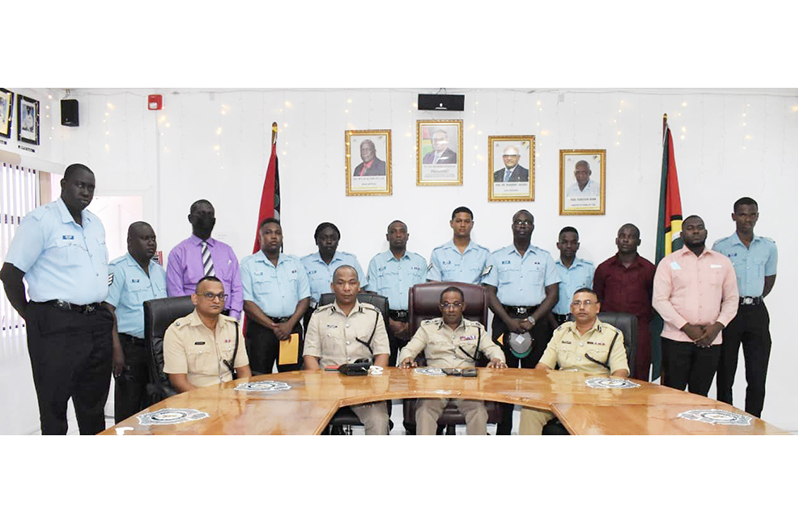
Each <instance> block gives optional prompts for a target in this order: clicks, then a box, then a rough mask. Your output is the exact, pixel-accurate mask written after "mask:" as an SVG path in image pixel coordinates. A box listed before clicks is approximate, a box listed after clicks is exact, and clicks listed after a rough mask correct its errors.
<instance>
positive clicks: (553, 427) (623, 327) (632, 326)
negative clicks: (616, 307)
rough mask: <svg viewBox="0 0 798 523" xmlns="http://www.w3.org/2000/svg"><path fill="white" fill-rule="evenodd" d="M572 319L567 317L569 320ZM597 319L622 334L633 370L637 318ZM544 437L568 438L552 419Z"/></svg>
mask: <svg viewBox="0 0 798 523" xmlns="http://www.w3.org/2000/svg"><path fill="white" fill-rule="evenodd" d="M570 318H572V316H571V317H569V319H570ZM598 319H599V320H601V321H602V322H603V323H609V324H610V325H612V326H613V327H616V328H617V329H618V330H619V331H621V332H622V333H623V341H624V343H623V344H624V347H626V362H627V363H628V365H629V369H630V370H632V369H634V368H635V352H636V351H637V316H635V315H634V314H629V313H627V312H599V313H598ZM543 435H544V436H568V435H569V433H568V431H567V430H566V429H565V427H564V426H563V424H562V423H560V420H558V419H557V418H554V419H553V420H551V421H549V422H548V423H546V425H545V426H544V427H543Z"/></svg>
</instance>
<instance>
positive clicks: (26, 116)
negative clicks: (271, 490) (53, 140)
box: [17, 95, 39, 145]
mask: <svg viewBox="0 0 798 523" xmlns="http://www.w3.org/2000/svg"><path fill="white" fill-rule="evenodd" d="M17 139H18V140H19V141H20V142H25V143H29V144H31V145H39V101H38V100H34V99H33V98H28V97H27V96H22V95H19V96H17Z"/></svg>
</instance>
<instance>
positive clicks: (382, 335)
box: [304, 301, 391, 368]
mask: <svg viewBox="0 0 798 523" xmlns="http://www.w3.org/2000/svg"><path fill="white" fill-rule="evenodd" d="M375 324H376V329H375ZM372 332H374V338H372V340H371V349H372V350H373V351H374V353H373V354H372V352H371V351H369V349H368V347H367V346H366V344H365V343H366V342H368V341H369V338H370V337H371V333H372ZM358 340H362V342H361V341H358ZM390 352H391V348H390V345H389V343H388V332H387V331H386V330H385V321H384V320H383V319H382V314H381V313H380V311H379V310H378V309H377V308H376V307H374V306H373V305H371V304H369V303H360V302H359V301H358V302H355V306H354V307H353V308H352V311H351V312H350V313H349V316H346V315H345V314H344V313H343V312H341V309H340V308H339V306H338V303H337V302H336V303H333V304H330V305H325V306H324V307H319V308H318V309H316V312H314V313H313V316H311V317H310V321H309V322H308V329H307V332H306V333H305V349H304V355H305V356H315V357H317V358H319V359H320V362H319V365H321V366H322V368H323V367H327V366H329V365H343V364H345V363H353V362H354V361H355V360H357V359H360V358H368V359H370V360H372V361H373V360H374V357H375V356H377V355H378V354H390Z"/></svg>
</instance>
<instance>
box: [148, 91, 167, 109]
mask: <svg viewBox="0 0 798 523" xmlns="http://www.w3.org/2000/svg"><path fill="white" fill-rule="evenodd" d="M147 108H148V109H149V110H150V111H160V110H161V109H163V96H162V95H160V94H151V95H149V96H148V97H147Z"/></svg>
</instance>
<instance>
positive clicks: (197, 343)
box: [194, 341, 205, 345]
mask: <svg viewBox="0 0 798 523" xmlns="http://www.w3.org/2000/svg"><path fill="white" fill-rule="evenodd" d="M194 345H205V342H204V341H195V342H194Z"/></svg>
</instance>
